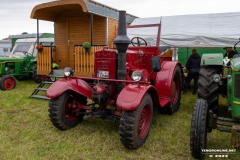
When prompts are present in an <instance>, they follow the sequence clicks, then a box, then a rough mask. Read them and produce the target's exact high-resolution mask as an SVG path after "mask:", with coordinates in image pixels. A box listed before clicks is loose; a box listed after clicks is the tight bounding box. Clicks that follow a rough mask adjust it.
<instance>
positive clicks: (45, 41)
mask: <svg viewBox="0 0 240 160" xmlns="http://www.w3.org/2000/svg"><path fill="white" fill-rule="evenodd" d="M39 44H41V45H43V46H54V38H39ZM36 46H37V38H24V39H18V40H17V41H16V42H15V45H14V47H13V49H12V52H11V55H12V56H13V55H19V56H21V55H29V56H35V57H36V56H37V49H36Z"/></svg>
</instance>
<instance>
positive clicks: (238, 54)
mask: <svg viewBox="0 0 240 160" xmlns="http://www.w3.org/2000/svg"><path fill="white" fill-rule="evenodd" d="M239 43H240V38H239V41H238V42H237V43H235V45H234V47H233V49H234V51H235V52H236V53H237V54H235V55H234V56H233V58H236V57H239V56H240V53H239V52H238V51H237V49H236V46H237V45H238V44H239Z"/></svg>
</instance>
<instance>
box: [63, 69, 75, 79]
mask: <svg viewBox="0 0 240 160" xmlns="http://www.w3.org/2000/svg"><path fill="white" fill-rule="evenodd" d="M72 75H73V70H72V68H70V67H66V68H64V77H70V76H72Z"/></svg>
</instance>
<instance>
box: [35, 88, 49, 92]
mask: <svg viewBox="0 0 240 160" xmlns="http://www.w3.org/2000/svg"><path fill="white" fill-rule="evenodd" d="M35 90H39V91H47V90H48V89H47V88H36V89H35Z"/></svg>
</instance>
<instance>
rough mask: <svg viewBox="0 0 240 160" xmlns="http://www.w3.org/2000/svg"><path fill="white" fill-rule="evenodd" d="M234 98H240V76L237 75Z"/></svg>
mask: <svg viewBox="0 0 240 160" xmlns="http://www.w3.org/2000/svg"><path fill="white" fill-rule="evenodd" d="M234 96H235V97H236V98H240V74H236V75H235V87H234Z"/></svg>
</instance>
